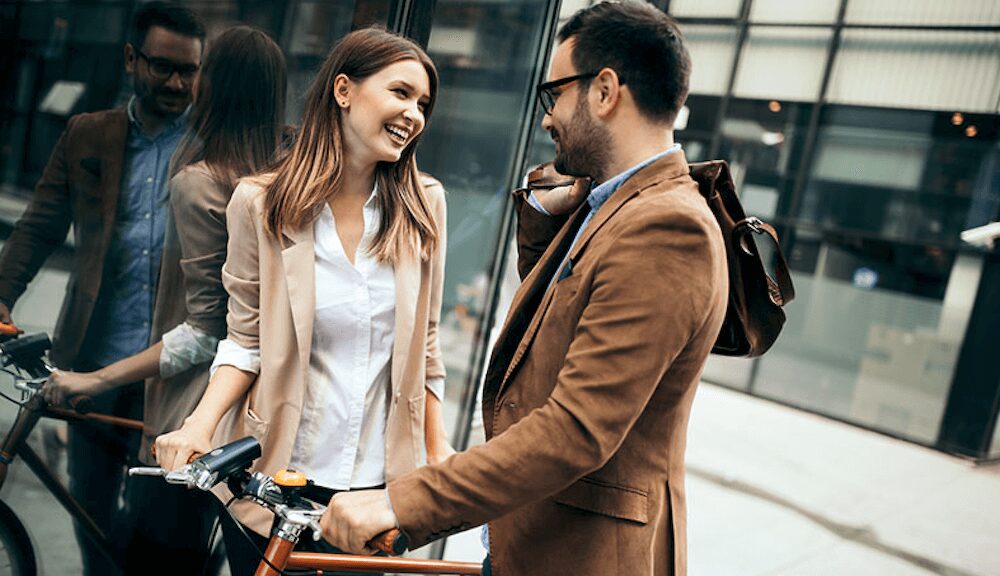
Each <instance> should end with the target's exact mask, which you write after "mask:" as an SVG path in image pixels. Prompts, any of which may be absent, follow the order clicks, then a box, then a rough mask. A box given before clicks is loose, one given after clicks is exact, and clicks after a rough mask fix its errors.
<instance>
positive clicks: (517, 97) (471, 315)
mask: <svg viewBox="0 0 1000 576" xmlns="http://www.w3.org/2000/svg"><path fill="white" fill-rule="evenodd" d="M545 4H546V3H545V2H537V1H534V0H521V1H512V2H477V1H470V0H438V2H437V4H436V6H435V12H434V22H433V27H432V28H431V35H430V41H429V46H428V52H429V53H430V55H431V58H433V59H434V62H435V63H436V64H437V67H438V71H439V73H440V76H441V89H440V91H439V97H438V102H437V105H436V107H435V110H434V116H433V117H432V118H431V121H430V123H429V124H428V128H427V134H426V135H425V138H424V141H423V143H422V144H421V146H420V151H419V158H418V160H419V163H420V168H421V170H424V171H426V172H428V173H430V174H432V175H433V176H435V177H436V178H438V179H439V180H441V182H443V183H444V186H445V188H446V189H447V190H448V261H447V267H446V278H445V289H444V303H443V311H442V319H441V327H440V338H441V350H442V351H443V353H444V360H445V365H446V367H447V369H448V386H447V392H446V402H445V417H446V422H448V425H449V428H451V427H452V426H453V424H454V422H455V418H456V414H457V411H458V408H459V407H458V403H459V402H460V400H461V399H462V397H463V392H464V385H465V384H466V379H467V378H468V375H469V373H470V372H471V371H472V370H473V367H472V366H471V365H470V362H471V361H472V356H473V351H474V350H475V348H476V347H477V346H478V345H479V343H478V342H477V336H478V333H479V330H480V322H481V321H482V313H483V310H484V306H485V302H486V299H487V298H490V297H492V296H491V295H490V294H488V293H487V288H488V286H489V284H490V278H489V273H490V267H491V264H492V259H493V255H494V254H493V252H494V250H495V247H496V242H497V235H498V232H499V227H500V223H501V221H502V219H503V208H504V206H505V200H506V197H507V194H509V193H510V186H509V184H510V183H509V182H508V174H509V172H510V170H511V166H512V163H513V162H514V161H515V157H514V154H515V151H516V145H517V138H518V132H519V127H520V126H521V125H522V124H523V122H526V121H529V119H527V118H524V117H523V116H524V114H525V110H527V104H528V101H529V99H530V98H533V97H534V87H533V85H532V84H533V82H532V77H533V74H535V73H536V72H535V71H536V66H538V65H539V64H538V62H537V60H538V57H537V55H538V53H539V50H540V42H541V36H542V30H543V28H544V26H545V25H546V23H545V22H543V20H544V16H545V13H546V5H545ZM502 319H503V318H502V316H501V317H500V318H499V319H498V320H497V322H502ZM475 384H476V385H478V383H475Z"/></svg>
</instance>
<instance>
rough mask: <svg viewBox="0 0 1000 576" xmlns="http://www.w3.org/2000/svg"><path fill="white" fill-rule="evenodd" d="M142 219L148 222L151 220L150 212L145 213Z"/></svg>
mask: <svg viewBox="0 0 1000 576" xmlns="http://www.w3.org/2000/svg"><path fill="white" fill-rule="evenodd" d="M143 217H144V218H145V219H146V220H149V219H150V218H152V217H153V214H152V213H151V212H146V213H145V214H143Z"/></svg>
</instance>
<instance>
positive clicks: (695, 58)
mask: <svg viewBox="0 0 1000 576" xmlns="http://www.w3.org/2000/svg"><path fill="white" fill-rule="evenodd" d="M684 39H685V40H686V41H687V48H688V52H690V54H691V86H690V92H691V93H692V94H718V95H722V94H725V93H726V88H727V86H728V85H729V72H730V70H731V69H732V67H733V55H734V54H735V52H736V50H735V49H736V27H735V26H700V25H696V24H690V25H686V26H684Z"/></svg>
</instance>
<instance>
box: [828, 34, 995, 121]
mask: <svg viewBox="0 0 1000 576" xmlns="http://www.w3.org/2000/svg"><path fill="white" fill-rule="evenodd" d="M998 47H1000V34H997V33H993V32H928V31H908V30H846V31H845V32H844V37H843V45H842V46H841V49H840V53H839V54H838V56H837V61H836V62H835V64H834V68H833V75H832V77H831V79H830V88H829V90H828V94H827V97H828V100H829V101H830V102H835V103H842V104H858V105H866V106H888V107H893V108H917V109H925V110H963V111H971V112H993V113H996V112H997V110H998V109H997V105H998V98H1000V49H998Z"/></svg>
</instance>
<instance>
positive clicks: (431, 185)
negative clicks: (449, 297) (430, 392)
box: [424, 177, 448, 380]
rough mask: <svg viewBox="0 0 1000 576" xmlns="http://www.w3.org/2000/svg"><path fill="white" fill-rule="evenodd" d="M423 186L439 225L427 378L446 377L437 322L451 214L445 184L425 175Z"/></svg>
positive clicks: (431, 287) (428, 327) (427, 357)
mask: <svg viewBox="0 0 1000 576" xmlns="http://www.w3.org/2000/svg"><path fill="white" fill-rule="evenodd" d="M424 186H425V187H426V189H427V191H428V196H430V197H431V198H433V200H432V202H431V205H432V209H433V210H434V221H435V223H436V224H437V228H438V242H437V248H436V249H435V250H434V254H432V255H431V283H430V289H431V298H430V310H429V312H428V317H427V354H426V375H425V377H426V379H427V380H432V379H443V378H444V377H445V369H444V362H443V361H442V359H441V346H440V343H439V342H438V325H439V324H440V322H441V303H442V299H443V295H444V263H445V257H446V255H447V246H448V215H447V205H446V204H445V192H444V187H443V186H442V185H441V183H440V182H438V181H437V180H434V179H431V178H427V177H424Z"/></svg>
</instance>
